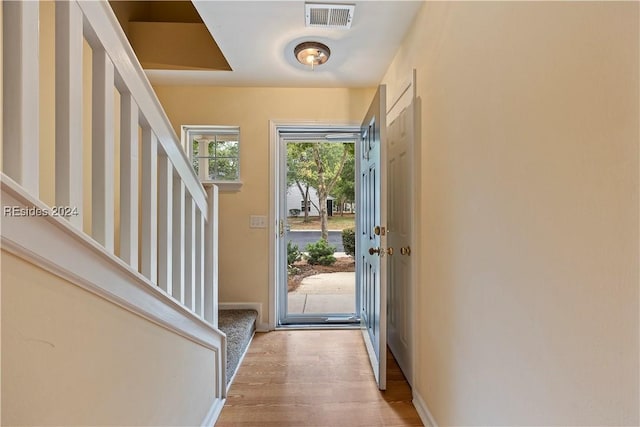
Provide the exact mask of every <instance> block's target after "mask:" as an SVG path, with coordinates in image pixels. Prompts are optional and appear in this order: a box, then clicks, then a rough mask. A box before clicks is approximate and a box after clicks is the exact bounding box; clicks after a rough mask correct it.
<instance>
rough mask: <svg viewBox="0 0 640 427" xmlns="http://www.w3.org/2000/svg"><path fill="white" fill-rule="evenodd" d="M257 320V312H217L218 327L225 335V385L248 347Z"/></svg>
mask: <svg viewBox="0 0 640 427" xmlns="http://www.w3.org/2000/svg"><path fill="white" fill-rule="evenodd" d="M257 318H258V312H257V311H255V310H219V311H218V327H219V328H220V330H221V331H222V332H224V333H225V334H226V335H227V385H228V384H229V382H230V381H231V378H232V377H233V374H234V373H235V372H236V369H238V364H239V363H240V358H241V357H242V355H243V354H244V352H245V350H246V349H247V346H248V345H249V341H250V340H251V337H252V336H253V332H254V331H255V327H256V326H255V325H256V319H257Z"/></svg>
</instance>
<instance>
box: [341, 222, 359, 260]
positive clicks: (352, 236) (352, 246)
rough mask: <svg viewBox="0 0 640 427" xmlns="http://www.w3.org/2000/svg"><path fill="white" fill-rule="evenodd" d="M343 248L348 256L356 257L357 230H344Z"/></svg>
mask: <svg viewBox="0 0 640 427" xmlns="http://www.w3.org/2000/svg"><path fill="white" fill-rule="evenodd" d="M342 246H344V251H345V253H346V254H347V255H351V256H355V255H356V230H354V229H353V228H345V229H344V230H342Z"/></svg>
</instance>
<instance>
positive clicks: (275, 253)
mask: <svg viewBox="0 0 640 427" xmlns="http://www.w3.org/2000/svg"><path fill="white" fill-rule="evenodd" d="M283 130H285V131H293V130H302V131H314V130H315V131H319V132H320V131H323V130H327V131H334V132H335V131H341V132H352V133H356V134H359V133H360V124H359V123H353V122H346V121H341V120H269V215H268V224H269V226H268V233H269V310H268V311H269V323H268V325H269V329H270V330H275V329H276V328H277V327H278V289H277V286H278V283H279V281H280V280H282V277H281V274H282V273H281V271H280V269H279V268H278V266H279V265H280V264H279V263H280V262H282V260H281V259H279V257H280V251H279V248H278V239H277V235H278V232H279V218H280V203H279V201H280V197H285V195H282V194H280V193H281V191H280V188H279V181H280V176H279V173H280V171H281V168H282V167H283V166H285V165H283V164H282V153H281V144H280V132H281V131H283ZM359 145H360V144H358V143H357V142H356V143H355V149H356V152H355V155H356V158H357V156H358V155H359V153H360V148H359ZM355 167H356V192H358V191H359V183H360V181H359V165H358V164H357V162H356V165H355ZM357 197H358V194H356V200H357ZM356 215H358V210H357V209H356ZM357 227H359V225H358V221H357V220H356V233H357V231H358V228H357ZM358 273H359V265H358V262H356V278H357V277H358ZM356 280H357V279H356ZM356 287H357V283H356ZM328 326H330V327H335V325H328Z"/></svg>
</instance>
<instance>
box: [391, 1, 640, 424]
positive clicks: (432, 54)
mask: <svg viewBox="0 0 640 427" xmlns="http://www.w3.org/2000/svg"><path fill="white" fill-rule="evenodd" d="M638 17H639V5H638V3H635V2H634V3H607V2H590V3H568V2H557V3H556V2H553V3H552V2H539V3H511V2H503V3H488V2H471V3H465V2H462V3H442V2H433V3H432V2H429V3H426V4H425V6H424V7H423V9H422V10H421V12H420V14H419V16H418V17H417V19H416V21H415V23H414V25H413V27H412V30H411V32H410V34H409V35H408V36H407V38H406V39H405V41H404V44H403V46H402V48H401V49H400V51H399V52H398V54H397V56H396V58H395V60H394V62H393V63H392V65H391V66H390V68H389V70H388V72H387V75H386V77H385V79H384V80H385V82H387V83H389V84H390V85H391V86H395V85H397V82H398V81H400V80H402V79H403V78H405V75H407V74H408V72H409V70H410V69H411V68H413V67H415V68H417V74H418V76H417V82H418V84H417V87H418V96H419V98H420V103H421V116H420V117H421V122H422V125H421V138H420V144H421V155H420V157H419V160H418V161H419V184H420V185H421V187H422V190H421V192H422V195H421V198H420V201H419V208H420V219H421V220H420V223H421V231H420V235H419V240H420V242H421V244H420V247H419V248H418V250H417V251H416V252H415V254H416V256H417V262H418V264H419V265H420V274H419V278H418V307H419V309H418V319H419V322H418V325H417V333H418V341H417V352H418V353H417V356H418V360H417V366H416V381H415V390H416V391H417V392H418V393H419V394H420V395H421V396H422V397H423V398H424V399H425V400H426V403H427V404H428V407H429V409H430V410H431V412H432V414H433V416H434V417H435V419H436V421H437V423H438V424H439V425H443V426H444V425H517V424H520V425H522V424H535V425H617V424H627V425H638V424H639V423H640V420H639V418H638V400H639V397H640V396H639V395H638V374H639V372H638V334H639V329H638V296H639V294H638V280H639V278H638V267H639V265H638V259H639V258H638V257H639V253H638V202H639V200H638V190H639V188H638V154H639V152H638V131H639V114H640V110H639V108H638V99H639V84H638V76H639V71H640V70H639V68H638V63H639V56H638V52H639V47H640V46H639V44H638V36H639V32H638V31H639V30H638V28H639V24H638V22H639V21H638Z"/></svg>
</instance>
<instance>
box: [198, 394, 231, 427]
mask: <svg viewBox="0 0 640 427" xmlns="http://www.w3.org/2000/svg"><path fill="white" fill-rule="evenodd" d="M226 400H227V399H214V401H213V403H212V404H211V407H210V408H209V411H208V412H207V415H205V417H204V419H203V420H202V422H201V423H200V425H201V426H202V427H205V426H206V427H211V426H213V425H215V424H216V421H217V420H218V417H219V416H220V413H221V412H222V408H224V403H225V402H226Z"/></svg>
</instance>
